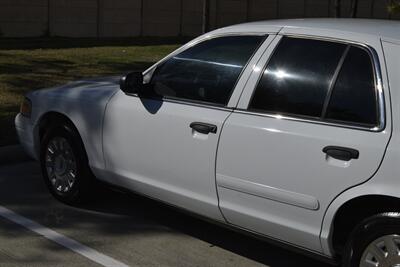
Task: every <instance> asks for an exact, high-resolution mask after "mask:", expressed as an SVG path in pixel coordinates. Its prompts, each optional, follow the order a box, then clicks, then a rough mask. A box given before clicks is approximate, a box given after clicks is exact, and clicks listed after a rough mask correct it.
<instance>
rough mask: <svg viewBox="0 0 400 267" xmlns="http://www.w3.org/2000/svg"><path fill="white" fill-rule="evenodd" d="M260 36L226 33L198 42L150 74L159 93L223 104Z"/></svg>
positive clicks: (258, 42) (258, 43)
mask: <svg viewBox="0 0 400 267" xmlns="http://www.w3.org/2000/svg"><path fill="white" fill-rule="evenodd" d="M264 38H265V37H263V36H229V37H220V38H215V39H211V40H209V41H205V42H202V43H200V44H198V45H196V46H194V47H192V48H189V49H187V50H185V51H184V52H182V53H180V54H178V55H176V56H174V57H172V58H170V59H169V60H167V61H166V62H165V63H164V64H162V65H161V66H160V67H158V69H157V70H156V72H155V73H154V75H153V78H152V81H151V84H152V86H153V89H154V91H155V92H156V93H157V94H159V95H162V96H166V97H172V98H179V99H188V100H195V101H202V102H210V103H214V104H222V105H225V104H227V102H228V101H229V98H230V95H231V92H232V90H233V89H234V86H235V84H236V82H237V80H238V78H239V75H240V74H241V72H242V70H243V68H244V67H245V65H246V64H247V62H248V60H249V59H250V57H251V56H252V55H253V53H254V52H255V50H256V49H257V47H258V46H259V45H260V43H261V41H262V40H263V39H264Z"/></svg>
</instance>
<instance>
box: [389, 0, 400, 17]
mask: <svg viewBox="0 0 400 267" xmlns="http://www.w3.org/2000/svg"><path fill="white" fill-rule="evenodd" d="M388 12H389V13H390V14H398V13H400V1H394V2H393V3H390V4H389V5H388Z"/></svg>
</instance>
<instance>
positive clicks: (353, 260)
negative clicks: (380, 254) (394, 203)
mask: <svg viewBox="0 0 400 267" xmlns="http://www.w3.org/2000/svg"><path fill="white" fill-rule="evenodd" d="M387 235H399V236H400V213H395V212H390V213H380V214H377V215H374V216H371V217H369V218H367V219H365V220H364V221H362V222H361V223H360V224H359V225H358V226H357V227H356V228H355V229H354V230H353V232H352V233H351V235H350V238H349V239H348V241H347V243H346V245H345V248H344V253H343V258H342V266H343V267H359V266H360V263H361V260H362V256H363V254H364V251H365V250H366V249H367V247H368V246H369V244H371V243H372V242H374V241H375V240H377V239H379V238H381V237H384V236H387Z"/></svg>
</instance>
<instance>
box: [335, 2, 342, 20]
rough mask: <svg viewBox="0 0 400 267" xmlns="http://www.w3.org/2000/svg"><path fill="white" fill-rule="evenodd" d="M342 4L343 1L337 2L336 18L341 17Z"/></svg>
mask: <svg viewBox="0 0 400 267" xmlns="http://www.w3.org/2000/svg"><path fill="white" fill-rule="evenodd" d="M341 10H342V3H341V0H335V18H340V17H341Z"/></svg>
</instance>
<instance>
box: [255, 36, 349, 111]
mask: <svg viewBox="0 0 400 267" xmlns="http://www.w3.org/2000/svg"><path fill="white" fill-rule="evenodd" d="M345 49H346V45H345V44H339V43H333V42H327V41H320V40H308V39H296V38H288V37H284V38H283V39H282V40H281V42H280V44H279V46H278V48H277V49H276V51H275V53H274V54H273V55H272V57H271V59H270V61H269V63H268V65H267V68H266V69H265V71H264V73H263V75H262V78H261V80H260V82H259V84H258V86H257V88H256V90H255V93H254V96H253V98H252V100H251V103H250V107H249V108H250V110H257V111H265V112H268V113H272V114H290V115H295V116H307V117H321V114H322V109H323V105H324V101H325V98H326V96H327V93H328V90H329V86H330V84H331V81H332V78H333V76H334V74H335V70H336V68H337V66H338V63H339V61H340V59H341V57H342V55H343V52H344V51H345Z"/></svg>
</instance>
